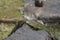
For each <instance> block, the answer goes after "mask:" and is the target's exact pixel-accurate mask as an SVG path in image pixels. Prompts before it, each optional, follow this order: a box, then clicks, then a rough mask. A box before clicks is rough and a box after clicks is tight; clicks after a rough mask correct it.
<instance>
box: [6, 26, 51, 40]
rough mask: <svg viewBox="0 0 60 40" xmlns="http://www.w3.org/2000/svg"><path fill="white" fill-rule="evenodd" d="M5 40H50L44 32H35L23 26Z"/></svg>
mask: <svg viewBox="0 0 60 40" xmlns="http://www.w3.org/2000/svg"><path fill="white" fill-rule="evenodd" d="M5 40H51V37H50V35H49V34H48V33H47V32H46V31H44V30H39V31H35V30H32V29H31V28H30V27H28V26H23V27H21V28H19V29H18V30H17V31H16V32H15V33H13V34H12V35H11V36H9V37H8V38H6V39H5Z"/></svg>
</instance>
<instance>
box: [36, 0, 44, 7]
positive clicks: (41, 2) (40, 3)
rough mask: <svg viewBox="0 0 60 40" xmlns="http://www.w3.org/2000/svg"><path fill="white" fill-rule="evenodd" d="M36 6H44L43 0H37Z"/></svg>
mask: <svg viewBox="0 0 60 40" xmlns="http://www.w3.org/2000/svg"><path fill="white" fill-rule="evenodd" d="M35 6H36V7H43V1H40V0H35Z"/></svg>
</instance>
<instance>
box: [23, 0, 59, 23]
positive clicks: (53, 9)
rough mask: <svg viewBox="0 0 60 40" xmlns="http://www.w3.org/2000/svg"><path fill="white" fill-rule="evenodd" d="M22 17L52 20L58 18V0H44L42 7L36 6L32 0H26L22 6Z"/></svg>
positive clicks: (45, 20)
mask: <svg viewBox="0 0 60 40" xmlns="http://www.w3.org/2000/svg"><path fill="white" fill-rule="evenodd" d="M23 15H24V17H25V18H27V19H28V20H32V19H34V20H42V21H44V22H53V21H59V20H60V0H46V1H45V2H44V6H43V7H36V6H35V5H34V0H30V1H29V0H28V2H27V3H26V2H25V6H24V13H23Z"/></svg>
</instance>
